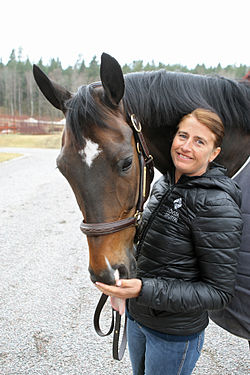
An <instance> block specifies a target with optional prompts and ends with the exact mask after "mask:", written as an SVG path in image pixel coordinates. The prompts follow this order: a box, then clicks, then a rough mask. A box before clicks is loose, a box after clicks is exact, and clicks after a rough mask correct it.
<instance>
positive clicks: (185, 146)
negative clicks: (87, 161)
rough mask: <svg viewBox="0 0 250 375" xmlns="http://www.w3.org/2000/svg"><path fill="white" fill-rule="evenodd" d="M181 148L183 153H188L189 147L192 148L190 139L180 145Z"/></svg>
mask: <svg viewBox="0 0 250 375" xmlns="http://www.w3.org/2000/svg"><path fill="white" fill-rule="evenodd" d="M181 147H182V149H183V151H184V150H185V151H190V150H191V147H192V145H191V141H190V139H187V140H186V141H185V142H184V143H183V144H182V145H181Z"/></svg>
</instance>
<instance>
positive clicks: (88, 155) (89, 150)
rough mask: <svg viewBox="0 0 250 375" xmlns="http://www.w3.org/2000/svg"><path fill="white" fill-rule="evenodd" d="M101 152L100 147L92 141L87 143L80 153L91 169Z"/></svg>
mask: <svg viewBox="0 0 250 375" xmlns="http://www.w3.org/2000/svg"><path fill="white" fill-rule="evenodd" d="M100 152H102V150H100V148H99V145H98V144H97V143H94V142H92V141H91V140H90V139H88V140H87V141H86V146H85V147H84V149H82V150H80V151H78V153H79V154H80V155H81V157H82V160H83V161H85V162H86V164H87V165H88V166H89V167H91V165H92V163H93V161H94V160H95V159H96V158H97V156H98V155H99V154H100Z"/></svg>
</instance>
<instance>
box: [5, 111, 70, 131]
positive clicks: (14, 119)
mask: <svg viewBox="0 0 250 375" xmlns="http://www.w3.org/2000/svg"><path fill="white" fill-rule="evenodd" d="M64 123H65V119H62V120H58V121H51V120H48V119H36V118H33V117H28V116H9V115H0V134H10V133H17V134H54V133H58V132H61V131H62V129H63V126H64Z"/></svg>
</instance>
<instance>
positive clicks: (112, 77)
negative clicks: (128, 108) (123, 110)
mask: <svg viewBox="0 0 250 375" xmlns="http://www.w3.org/2000/svg"><path fill="white" fill-rule="evenodd" d="M100 77H101V81H102V85H103V88H104V91H105V95H106V96H107V97H108V99H109V100H110V101H111V103H113V104H116V105H117V104H119V103H120V101H121V99H122V97H123V95H124V78H123V73H122V69H121V67H120V65H119V63H118V62H117V61H116V59H114V57H112V56H110V55H108V54H107V53H103V54H102V56H101V68H100Z"/></svg>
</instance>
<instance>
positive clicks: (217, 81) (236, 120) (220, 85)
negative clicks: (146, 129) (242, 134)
mask: <svg viewBox="0 0 250 375" xmlns="http://www.w3.org/2000/svg"><path fill="white" fill-rule="evenodd" d="M123 102H124V107H125V110H126V112H127V114H128V115H129V114H131V113H135V114H136V115H137V116H138V117H139V118H140V120H141V122H142V123H144V122H146V123H148V126H150V127H153V128H157V127H164V126H170V127H175V126H176V125H177V124H178V122H179V121H180V119H181V118H182V117H183V116H184V115H186V114H188V113H190V112H192V111H193V110H194V109H196V108H199V107H200V108H206V109H210V110H213V111H215V112H217V114H218V115H219V116H220V117H221V119H222V121H223V123H224V125H225V127H226V128H235V127H239V128H241V129H242V130H244V131H246V132H250V122H249V118H250V105H249V104H250V85H249V84H246V83H244V84H243V83H242V82H237V81H233V80H230V79H227V78H224V77H220V76H201V75H196V74H190V73H179V72H178V73H174V72H167V71H165V70H159V71H156V72H155V71H152V72H142V73H129V74H127V75H125V96H124V98H123Z"/></svg>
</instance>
